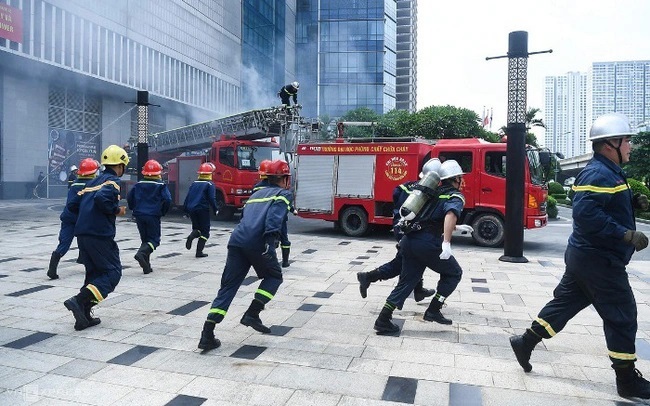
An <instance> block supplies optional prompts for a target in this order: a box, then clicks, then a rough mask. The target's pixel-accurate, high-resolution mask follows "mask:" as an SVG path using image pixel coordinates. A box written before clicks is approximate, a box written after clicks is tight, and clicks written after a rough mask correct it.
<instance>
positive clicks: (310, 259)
mask: <svg viewBox="0 0 650 406" xmlns="http://www.w3.org/2000/svg"><path fill="white" fill-rule="evenodd" d="M36 205H38V206H39V207H44V206H45V205H49V206H50V207H49V209H46V208H41V209H36V208H33V207H32V208H30V206H36ZM62 205H63V201H62V200H49V201H19V200H13V201H0V405H22V404H28V405H79V404H91V405H264V406H270V405H293V406H302V405H318V406H330V405H331V406H334V405H337V406H344V405H345V406H352V405H358V406H361V405H371V406H372V405H399V404H415V405H445V406H446V405H517V406H523V405H531V406H532V405H534V406H540V405H553V406H561V405H576V404H579V405H624V404H632V402H630V401H629V400H626V399H623V398H620V397H619V396H618V395H617V394H616V388H615V384H614V373H613V371H612V369H611V368H610V362H609V360H608V358H607V350H606V347H605V341H604V337H603V331H602V323H601V320H600V318H599V317H598V315H597V314H596V313H595V311H594V310H593V308H591V307H590V308H588V309H586V310H585V311H583V312H582V313H581V314H579V315H578V317H576V318H575V319H574V320H573V321H572V322H570V323H569V325H568V326H567V328H566V329H565V330H564V331H562V332H561V333H560V334H558V336H557V337H555V338H554V339H552V340H544V341H543V342H542V344H541V345H538V347H537V349H536V350H535V351H534V352H533V357H532V360H531V362H532V364H533V371H532V372H531V373H529V374H525V373H524V372H523V371H522V369H521V367H520V366H519V364H517V362H516V361H515V358H514V355H513V353H512V350H511V349H510V344H509V341H508V337H509V336H510V335H512V334H513V333H515V332H516V333H521V332H523V330H524V329H525V328H526V327H528V326H529V325H530V322H531V320H532V318H533V317H535V316H536V314H537V311H538V310H539V309H540V308H541V307H542V306H543V305H544V304H545V303H546V302H547V301H548V300H549V299H550V298H551V295H552V290H553V288H554V287H555V285H556V284H557V282H558V280H559V278H560V276H561V273H562V266H563V261H562V255H563V253H562V252H557V254H555V255H554V256H552V257H549V256H544V257H535V256H534V255H531V254H528V253H526V257H527V258H528V260H529V262H528V263H527V264H512V263H504V262H500V261H499V260H498V258H499V257H500V256H501V255H502V254H503V251H502V250H499V249H484V248H479V247H476V246H473V245H471V244H469V243H466V244H456V245H453V249H454V254H455V256H456V258H457V259H458V262H459V263H460V264H461V266H462V267H463V269H464V274H463V280H462V281H461V283H460V285H459V287H458V290H457V291H456V292H454V294H453V295H451V297H450V298H449V299H448V301H447V304H448V305H447V307H446V308H443V310H442V311H443V314H445V316H447V317H449V318H451V319H452V320H453V324H452V325H451V326H444V325H440V324H435V323H428V322H425V321H423V319H422V315H423V313H424V310H425V309H426V307H427V305H428V300H425V303H419V304H417V303H415V302H414V301H413V300H412V299H409V300H407V302H406V304H405V306H404V309H403V310H401V311H399V310H398V311H395V313H394V320H395V321H396V322H397V324H399V325H400V327H401V328H402V330H401V333H400V335H399V336H398V337H385V336H377V335H375V333H374V331H373V323H374V320H375V319H376V317H377V315H378V313H379V310H380V309H381V307H382V305H383V304H384V301H385V299H386V297H387V296H388V294H389V293H390V291H391V289H392V287H393V286H394V284H395V282H396V281H394V280H391V281H383V282H378V283H375V284H373V285H372V286H371V287H370V289H369V292H368V298H367V299H362V298H361V296H360V295H359V289H358V283H357V279H356V273H357V272H359V271H369V270H372V269H373V268H375V267H377V266H378V265H380V264H382V263H384V262H387V261H388V260H390V259H391V258H392V257H393V256H394V254H395V246H394V245H395V244H394V242H393V241H392V240H391V239H390V238H389V237H386V238H384V237H383V236H377V235H374V236H371V237H369V238H363V239H354V238H348V237H345V236H343V235H335V234H327V235H315V234H311V235H310V234H295V233H294V234H291V222H290V224H289V231H290V239H291V241H292V252H291V254H292V255H291V260H292V263H291V266H290V267H289V268H285V269H284V283H283V285H282V286H281V287H280V289H279V291H278V293H277V294H276V296H275V298H274V299H273V300H272V301H271V303H270V304H269V305H268V306H267V308H266V310H265V311H263V312H262V314H261V318H262V320H263V321H264V323H265V324H266V325H269V326H272V327H271V330H272V334H270V335H263V334H260V333H258V332H256V331H254V330H253V329H251V328H249V327H245V326H243V325H241V324H239V319H240V318H241V316H242V314H243V313H244V311H245V310H246V309H247V308H248V305H249V303H250V301H251V299H252V297H253V294H254V291H255V289H256V288H257V278H256V277H255V276H254V272H252V271H251V273H250V274H249V276H248V277H247V278H246V280H245V282H244V285H243V286H242V287H241V289H240V290H239V292H238V294H237V297H236V298H235V300H234V302H233V305H232V306H231V308H230V310H229V312H228V314H227V316H226V318H225V320H224V322H223V323H221V324H219V325H217V328H216V330H215V333H216V336H217V338H219V339H220V340H221V342H222V346H221V347H220V348H218V349H216V350H213V351H211V352H209V353H207V354H201V353H200V352H199V351H198V350H197V348H196V347H197V343H198V341H199V336H200V333H201V328H202V325H203V321H204V320H205V317H206V315H207V312H208V309H209V307H210V303H211V301H212V300H213V299H214V297H215V295H216V292H217V289H218V288H219V281H220V277H221V273H222V270H223V266H224V263H225V257H226V243H227V241H228V238H229V236H230V232H231V230H232V225H230V224H225V225H224V224H223V223H219V222H212V237H211V238H210V240H209V241H208V244H207V246H206V250H205V252H206V253H208V254H209V256H208V257H207V258H201V259H197V258H195V257H194V251H187V250H186V249H185V237H186V235H187V234H188V233H189V231H190V225H189V220H187V219H183V218H182V217H181V216H179V215H176V217H175V218H170V219H165V218H164V220H163V240H162V245H161V246H160V247H159V249H158V250H156V251H155V252H154V253H153V254H152V266H153V269H154V272H153V273H151V274H149V275H144V274H143V273H142V270H141V268H140V267H139V266H138V264H137V262H136V261H135V260H134V259H133V255H134V254H135V252H136V251H137V249H138V247H139V245H140V241H139V236H138V231H137V228H136V225H135V223H134V222H131V221H128V220H129V219H128V218H127V217H125V218H118V224H117V237H116V240H117V243H118V245H119V247H120V252H121V258H122V263H123V265H124V270H123V277H122V280H121V282H120V284H119V286H118V287H117V289H116V291H115V292H114V293H113V294H111V295H110V296H109V297H108V299H107V300H105V301H104V302H102V303H100V304H99V305H98V306H97V307H96V308H95V316H96V317H100V318H101V320H102V322H101V324H100V325H99V326H96V327H92V328H88V329H86V330H83V331H75V330H74V329H73V324H74V319H73V317H72V314H71V313H70V312H69V311H68V310H66V308H65V307H64V306H63V301H64V300H65V299H67V298H69V297H71V296H73V295H75V294H76V293H77V292H78V290H79V287H80V286H81V284H82V283H83V278H84V275H83V267H82V266H81V265H79V264H77V263H76V262H75V261H76V258H77V250H76V242H74V243H73V248H72V249H71V251H70V252H68V254H67V255H66V256H65V257H63V259H62V261H61V264H60V265H59V275H60V276H61V278H60V279H58V280H49V279H48V278H47V276H46V274H45V273H46V268H47V265H48V262H49V258H50V254H51V252H52V250H53V249H54V248H55V247H56V244H57V235H58V231H59V221H58V215H59V213H60V210H61V209H62V207H63V206H62ZM541 232H543V231H541ZM628 270H629V273H630V281H631V284H632V287H633V288H634V293H635V295H636V299H637V302H638V304H639V305H638V307H639V332H638V335H637V355H638V357H639V362H638V363H637V367H638V368H639V369H640V370H641V371H642V372H644V373H646V374H647V375H649V376H650V362H649V360H650V344H649V342H648V340H649V335H648V334H649V332H650V322H649V320H650V317H649V316H650V308H649V307H648V305H647V303H648V299H649V298H650V285H649V282H650V269H649V267H648V263H646V262H644V261H633V262H632V263H631V264H630V266H629V268H628ZM437 280H438V277H437V274H435V273H433V272H432V271H430V270H428V271H427V272H426V273H425V286H426V287H431V288H433V287H435V284H436V282H437Z"/></svg>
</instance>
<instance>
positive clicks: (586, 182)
mask: <svg viewBox="0 0 650 406" xmlns="http://www.w3.org/2000/svg"><path fill="white" fill-rule="evenodd" d="M573 190H574V191H575V192H576V193H575V196H574V198H573V232H572V233H571V235H570V236H569V245H571V246H573V247H576V248H579V249H585V250H593V251H594V254H598V255H604V256H613V257H615V258H618V259H619V260H621V261H623V262H624V263H625V264H627V263H628V262H629V261H630V258H631V257H632V254H633V253H634V246H632V245H629V244H625V243H623V236H624V235H625V232H626V231H627V230H636V223H635V219H634V210H633V207H632V191H631V189H630V186H629V185H628V184H627V176H626V175H625V172H623V170H622V169H621V167H620V166H618V165H617V164H615V163H614V162H612V161H611V160H609V159H607V158H606V157H604V156H603V155H601V154H598V153H594V157H593V158H592V160H591V161H589V163H588V164H587V166H585V168H584V169H583V170H582V171H581V172H580V174H578V176H577V177H576V180H575V182H574V184H573Z"/></svg>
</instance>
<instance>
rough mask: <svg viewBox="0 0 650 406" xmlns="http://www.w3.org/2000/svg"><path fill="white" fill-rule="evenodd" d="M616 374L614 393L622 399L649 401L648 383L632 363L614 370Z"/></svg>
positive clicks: (649, 390)
mask: <svg viewBox="0 0 650 406" xmlns="http://www.w3.org/2000/svg"><path fill="white" fill-rule="evenodd" d="M614 371H615V372H616V391H617V392H618V394H619V396H621V397H624V398H641V399H650V382H648V381H647V380H646V379H645V378H643V375H641V372H639V370H638V369H636V368H634V363H633V362H632V363H630V364H629V365H627V366H625V367H623V368H614Z"/></svg>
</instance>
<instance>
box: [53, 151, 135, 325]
mask: <svg viewBox="0 0 650 406" xmlns="http://www.w3.org/2000/svg"><path fill="white" fill-rule="evenodd" d="M101 163H102V165H104V167H105V170H104V172H103V173H102V174H101V175H99V176H98V177H96V178H95V179H92V180H90V181H88V182H87V183H86V187H84V188H83V189H82V190H80V191H79V192H78V193H77V196H78V198H76V199H74V200H73V201H71V202H68V204H67V205H66V206H67V208H68V209H69V210H70V211H71V212H73V213H78V218H77V223H76V225H75V229H74V234H75V237H77V245H78V246H79V262H81V263H82V264H83V265H84V267H85V269H86V278H85V281H84V285H83V286H82V287H81V289H80V290H79V294H77V295H76V296H73V297H71V298H70V299H68V300H66V301H65V302H64V305H65V307H66V308H67V309H68V310H70V311H71V312H72V314H73V316H74V318H75V325H74V328H75V330H83V329H85V328H86V327H89V326H95V325H97V324H99V323H100V320H99V318H93V317H92V313H91V308H92V307H93V306H94V305H95V304H97V303H99V302H101V301H102V300H104V299H106V297H107V296H108V295H109V294H110V293H111V292H113V291H114V290H115V287H116V286H117V284H118V283H119V282H120V279H121V278H122V263H121V262H120V250H119V248H118V246H117V243H115V216H117V215H120V216H123V215H124V213H125V212H126V207H125V206H120V205H119V203H120V177H121V176H122V175H123V174H124V171H125V170H126V166H127V165H128V164H129V157H128V156H127V154H126V151H124V150H123V149H122V148H120V147H118V146H117V145H110V146H109V147H108V148H106V149H105V150H104V152H102V161H101Z"/></svg>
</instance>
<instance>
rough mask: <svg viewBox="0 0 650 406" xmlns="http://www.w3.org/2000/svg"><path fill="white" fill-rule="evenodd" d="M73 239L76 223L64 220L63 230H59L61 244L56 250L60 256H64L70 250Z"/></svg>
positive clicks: (62, 223)
mask: <svg viewBox="0 0 650 406" xmlns="http://www.w3.org/2000/svg"><path fill="white" fill-rule="evenodd" d="M73 239H74V223H69V222H67V221H62V222H61V230H60V231H59V245H58V246H57V247H56V249H55V250H54V251H55V252H57V253H58V254H59V255H60V256H64V255H65V254H66V253H67V252H68V250H70V245H72V240H73Z"/></svg>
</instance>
